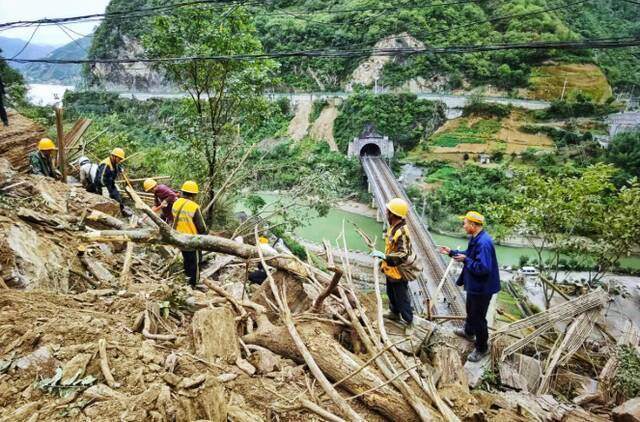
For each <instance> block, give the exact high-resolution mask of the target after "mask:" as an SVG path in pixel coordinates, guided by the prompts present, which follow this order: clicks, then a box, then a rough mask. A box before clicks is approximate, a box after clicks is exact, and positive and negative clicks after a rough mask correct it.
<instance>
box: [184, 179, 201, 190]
mask: <svg viewBox="0 0 640 422" xmlns="http://www.w3.org/2000/svg"><path fill="white" fill-rule="evenodd" d="M181 190H182V192H187V193H198V192H200V189H198V184H197V183H196V182H194V181H193V180H187V181H186V182H184V183H183V184H182V189H181Z"/></svg>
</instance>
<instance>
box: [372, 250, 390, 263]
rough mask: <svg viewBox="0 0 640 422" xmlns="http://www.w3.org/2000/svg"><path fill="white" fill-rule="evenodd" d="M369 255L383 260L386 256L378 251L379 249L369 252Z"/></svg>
mask: <svg viewBox="0 0 640 422" xmlns="http://www.w3.org/2000/svg"><path fill="white" fill-rule="evenodd" d="M369 256H372V257H374V258H380V259H381V260H383V261H384V260H385V259H387V256H386V255H385V254H384V253H383V252H380V251H371V253H370V254H369Z"/></svg>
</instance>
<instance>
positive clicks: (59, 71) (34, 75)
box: [22, 35, 92, 85]
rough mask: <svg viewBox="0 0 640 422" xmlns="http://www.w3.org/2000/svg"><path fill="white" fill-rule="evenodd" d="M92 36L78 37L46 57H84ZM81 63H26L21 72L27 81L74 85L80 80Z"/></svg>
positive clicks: (59, 58) (68, 58) (57, 58)
mask: <svg viewBox="0 0 640 422" xmlns="http://www.w3.org/2000/svg"><path fill="white" fill-rule="evenodd" d="M91 39H92V36H91V35H88V36H86V37H83V38H80V39H78V40H76V41H73V42H70V43H69V44H67V45H64V46H62V47H60V48H57V49H55V50H53V51H52V52H50V53H49V54H48V55H47V56H46V57H47V58H48V59H55V60H74V59H85V58H86V57H87V50H88V49H89V47H90V46H91ZM81 71H82V65H79V64H63V65H60V64H58V65H52V64H47V63H28V64H27V65H26V66H25V67H24V69H22V74H23V75H24V77H25V78H26V79H27V81H29V82H47V83H59V84H64V85H74V84H76V83H78V82H80V79H81V75H80V74H81Z"/></svg>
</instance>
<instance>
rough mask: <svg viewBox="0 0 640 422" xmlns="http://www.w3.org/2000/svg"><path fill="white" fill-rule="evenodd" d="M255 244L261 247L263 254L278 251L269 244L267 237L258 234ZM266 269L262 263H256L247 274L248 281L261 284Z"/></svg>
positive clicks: (264, 278)
mask: <svg viewBox="0 0 640 422" xmlns="http://www.w3.org/2000/svg"><path fill="white" fill-rule="evenodd" d="M256 246H258V247H259V248H260V249H262V253H263V254H264V256H273V255H277V254H278V251H276V250H275V249H274V248H273V246H271V245H270V244H269V239H267V238H266V237H264V236H260V237H259V238H258V244H257V245H256ZM267 271H269V270H268V269H267V268H265V267H264V265H262V263H258V266H257V268H256V269H255V270H254V271H251V272H250V273H249V274H248V279H249V283H251V284H262V283H263V282H264V281H265V280H266V279H267Z"/></svg>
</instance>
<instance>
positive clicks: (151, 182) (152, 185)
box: [142, 178, 158, 192]
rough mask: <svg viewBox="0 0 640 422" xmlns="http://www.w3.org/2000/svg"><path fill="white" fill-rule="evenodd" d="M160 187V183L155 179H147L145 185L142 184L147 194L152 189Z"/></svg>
mask: <svg viewBox="0 0 640 422" xmlns="http://www.w3.org/2000/svg"><path fill="white" fill-rule="evenodd" d="M157 185H158V182H156V181H155V180H154V179H150V178H149V179H145V180H144V183H143V184H142V187H143V188H144V191H145V192H149V191H150V190H151V189H153V188H155V187H156V186H157Z"/></svg>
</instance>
